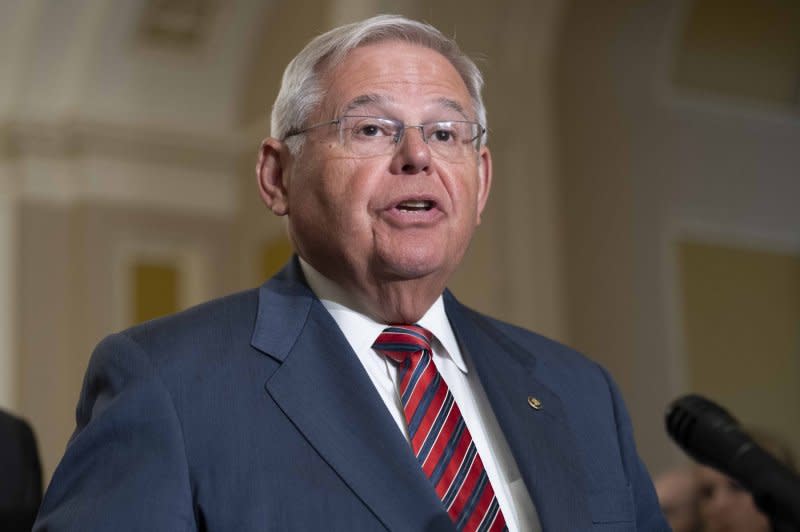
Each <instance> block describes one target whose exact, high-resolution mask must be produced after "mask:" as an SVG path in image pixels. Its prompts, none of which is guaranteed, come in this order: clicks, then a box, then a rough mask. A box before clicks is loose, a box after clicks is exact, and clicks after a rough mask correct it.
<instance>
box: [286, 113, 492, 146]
mask: <svg viewBox="0 0 800 532" xmlns="http://www.w3.org/2000/svg"><path fill="white" fill-rule="evenodd" d="M344 118H377V119H379V120H385V121H387V122H391V123H394V124H397V125H398V128H397V129H398V132H397V134H395V135H394V139H393V142H394V144H395V145H399V144H400V142H401V141H402V140H403V137H404V136H405V132H406V129H419V132H420V136H421V137H422V141H423V142H424V143H425V144H428V138H429V137H426V136H425V129H424V128H425V127H426V126H431V125H433V124H443V123H458V124H473V125H476V126H478V134H477V135H475V136H474V137H472V138H470V139H469V140H466V141H464V144H467V143H470V144H473V146H474V147H475V150H476V151H477V150H479V149H480V142H477V143H476V142H475V141H477V140H478V139H480V138H481V137H483V136H484V135H485V134H486V127H484V125H483V124H481V123H480V122H476V121H473V120H435V121H433V122H427V123H425V124H415V125H408V124H406V123H404V122H403V121H402V120H396V119H394V118H389V117H386V116H373V115H342V116H340V117H337V118H334V119H333V120H328V121H327V122H320V123H318V124H313V125H310V126H308V127H306V128H303V129H299V130H294V129H290V130H289V132H288V133H287V134H286V135H284V137H283V140H286V139H288V138H290V137H295V136H297V135H302V134H304V133H307V132H309V131H311V130H313V129H317V128H320V127H324V126H330V125H333V124H336V125H337V126H341V123H342V119H344ZM339 132H340V133H341V128H339Z"/></svg>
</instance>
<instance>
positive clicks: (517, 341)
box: [449, 296, 604, 375]
mask: <svg viewBox="0 0 800 532" xmlns="http://www.w3.org/2000/svg"><path fill="white" fill-rule="evenodd" d="M449 299H450V300H451V301H450V303H451V304H455V305H457V306H458V310H457V311H458V312H459V313H461V314H462V315H463V316H464V317H466V318H467V320H468V321H469V323H470V325H472V326H474V327H477V328H479V329H481V330H482V332H483V333H484V334H487V335H489V336H490V337H492V339H493V340H495V341H496V342H498V343H500V344H504V345H506V346H509V347H510V348H511V349H513V351H514V352H516V353H519V354H520V356H522V357H528V358H533V359H535V362H536V364H537V365H539V366H543V368H541V369H546V368H549V369H551V370H556V369H559V368H560V369H561V370H563V371H575V370H579V371H589V372H591V373H594V374H597V375H600V374H604V371H603V369H602V367H601V366H600V365H599V364H597V363H596V362H595V361H593V360H591V359H590V358H588V357H587V356H585V355H584V354H582V353H580V352H579V351H577V350H575V349H573V348H572V347H569V346H568V345H565V344H563V343H560V342H558V341H556V340H553V339H551V338H548V337H546V336H544V335H542V334H539V333H536V332H534V331H531V330H529V329H526V328H524V327H520V326H518V325H514V324H512V323H508V322H505V321H502V320H499V319H496V318H493V317H491V316H487V315H486V314H482V313H480V312H477V311H475V310H473V309H471V308H469V307H466V306H464V305H462V304H461V303H459V302H457V301H456V300H455V299H454V298H453V297H452V296H449Z"/></svg>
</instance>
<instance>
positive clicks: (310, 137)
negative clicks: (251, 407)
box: [257, 41, 491, 323]
mask: <svg viewBox="0 0 800 532" xmlns="http://www.w3.org/2000/svg"><path fill="white" fill-rule="evenodd" d="M323 83H324V84H325V85H326V86H327V90H326V91H325V96H324V98H323V100H322V102H321V104H320V106H319V108H318V109H317V110H316V111H315V112H314V113H313V115H312V116H311V117H310V119H309V120H308V122H307V124H306V126H308V125H310V124H316V123H319V122H324V121H328V120H332V119H334V118H336V117H338V116H341V115H342V114H357V115H370V116H386V117H389V118H394V119H397V120H402V121H403V122H404V123H406V124H421V123H426V122H431V121H437V120H465V119H466V120H475V114H474V110H473V108H472V103H471V99H470V97H469V93H468V91H467V88H466V85H465V84H464V82H463V80H462V79H461V77H460V76H459V74H458V72H457V71H456V70H455V68H454V67H453V66H452V64H450V62H449V61H447V59H446V58H444V57H443V56H442V55H440V54H439V53H438V52H435V51H433V50H430V49H428V48H424V47H421V46H417V45H411V44H407V43H402V42H399V41H384V42H379V43H375V44H370V45H366V46H362V47H359V48H356V49H355V50H353V51H352V52H351V53H350V54H349V55H348V56H347V57H346V58H345V60H344V61H342V62H341V63H339V64H337V65H335V66H333V67H331V68H330V69H329V70H328V72H326V73H325V75H324V76H323ZM365 97H368V98H365ZM365 100H369V101H365ZM304 135H305V142H304V145H303V148H302V150H301V152H300V153H299V154H298V155H297V156H296V157H295V156H293V155H292V154H291V153H290V152H289V150H288V149H287V147H286V145H285V144H284V143H283V142H281V141H279V140H278V139H274V138H268V139H266V140H265V141H264V142H263V143H262V147H261V155H260V158H259V163H258V167H257V173H258V178H259V179H258V180H259V188H260V191H261V197H262V199H263V201H264V202H265V204H266V205H267V206H268V207H269V209H270V210H271V211H272V212H273V213H275V214H276V215H279V216H287V217H288V228H289V235H290V238H291V240H292V243H293V245H294V247H295V250H296V251H297V253H298V254H299V255H300V256H301V257H303V259H305V260H306V261H308V262H309V264H311V265H312V266H313V267H314V268H315V269H317V270H318V271H319V272H320V273H322V274H323V275H325V276H326V277H328V278H329V279H331V280H333V281H335V282H336V283H338V284H339V285H340V286H342V287H343V288H345V289H346V290H348V291H349V292H350V293H351V294H352V295H353V298H354V300H355V301H356V302H357V305H358V307H359V308H358V309H357V310H360V311H361V312H364V313H366V314H368V315H370V316H372V317H373V318H374V319H376V320H378V321H381V322H385V323H414V322H415V321H417V320H418V319H419V318H420V317H421V316H422V314H424V312H425V311H427V309H428V308H429V307H430V306H431V305H432V303H433V302H434V300H435V299H436V298H437V297H438V296H439V295H440V294H441V293H442V291H443V289H444V287H445V285H446V283H447V281H448V279H449V278H450V276H451V275H452V274H453V272H454V271H455V269H456V268H457V266H458V264H459V263H460V262H461V259H462V257H463V255H464V253H465V251H466V249H467V247H468V245H469V242H470V240H471V238H472V235H473V233H474V231H475V228H476V227H477V225H478V224H479V223H480V216H481V212H482V211H483V209H484V206H485V204H486V200H487V198H488V194H489V188H490V185H491V156H490V153H489V150H488V148H486V147H485V146H484V147H481V148H480V150H476V151H475V152H474V154H470V155H469V156H468V157H466V158H465V159H463V160H459V161H456V162H452V161H446V160H443V159H441V158H439V157H437V156H436V155H435V154H433V153H432V152H431V149H430V148H429V146H428V145H427V144H426V143H425V142H424V141H423V139H422V137H421V135H420V132H419V130H418V129H408V130H407V131H406V133H405V135H404V137H403V139H402V140H401V142H400V143H399V144H398V145H397V148H396V149H395V151H394V153H390V154H386V155H380V156H373V157H355V156H353V155H351V154H350V153H349V152H347V150H345V148H344V147H343V146H342V145H341V144H340V143H339V141H338V136H337V134H336V128H335V127H321V128H318V129H314V130H311V131H309V132H307V133H305V134H304ZM409 200H411V201H418V200H424V201H426V202H428V204H429V205H431V206H432V207H431V208H429V209H426V210H407V209H406V208H403V205H401V204H403V203H404V202H406V201H409Z"/></svg>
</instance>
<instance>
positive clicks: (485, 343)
mask: <svg viewBox="0 0 800 532" xmlns="http://www.w3.org/2000/svg"><path fill="white" fill-rule="evenodd" d="M445 308H446V310H447V315H448V318H449V320H450V323H451V325H452V327H453V330H454V332H455V334H456V337H457V338H458V341H459V345H460V346H461V349H462V350H463V351H465V354H466V355H467V358H468V359H469V360H471V361H472V363H473V365H474V367H475V370H476V371H477V372H478V375H479V376H480V380H481V383H482V384H483V387H484V389H485V391H486V395H487V397H488V398H489V402H490V403H491V406H492V410H493V411H494V414H495V416H496V417H497V421H498V423H499V424H500V427H501V429H502V430H503V434H504V435H505V437H506V440H507V441H508V444H509V447H510V448H511V452H512V454H513V455H514V459H515V460H516V463H517V466H518V467H519V470H520V473H521V474H522V477H523V479H524V481H525V485H526V486H527V488H528V492H529V493H530V494H531V497H532V499H533V501H534V504H535V506H536V510H537V512H538V514H539V519H540V521H541V523H542V526H543V529H544V530H576V529H584V528H586V529H588V528H590V527H591V518H590V515H589V510H588V500H587V495H586V479H585V476H584V472H583V469H582V468H581V466H580V460H579V455H578V450H577V446H576V444H575V441H574V436H573V434H572V431H571V430H570V428H569V425H568V423H567V420H566V417H565V413H564V410H563V407H562V404H561V400H560V399H559V397H558V396H557V395H556V394H555V393H554V392H553V391H552V390H550V388H548V387H547V386H546V385H545V383H543V382H542V381H541V380H540V379H539V378H538V377H537V373H538V372H537V368H536V361H535V358H534V356H532V354H531V353H529V352H527V351H525V350H523V349H522V348H521V347H520V346H519V345H517V344H515V343H514V342H512V341H511V340H510V339H509V338H508V337H507V336H505V335H503V334H502V333H500V331H498V330H497V328H496V327H495V326H493V325H492V324H491V323H489V321H488V320H486V318H484V317H482V316H479V315H477V314H475V313H473V312H472V311H469V310H467V309H466V308H464V307H463V306H461V304H460V303H458V302H457V301H456V300H455V299H454V298H453V297H452V295H450V294H449V292H448V293H446V294H445ZM529 397H532V398H535V399H537V400H538V401H540V402H541V407H540V409H538V410H537V409H534V408H532V407H531V406H530V404H529V402H528V398H529Z"/></svg>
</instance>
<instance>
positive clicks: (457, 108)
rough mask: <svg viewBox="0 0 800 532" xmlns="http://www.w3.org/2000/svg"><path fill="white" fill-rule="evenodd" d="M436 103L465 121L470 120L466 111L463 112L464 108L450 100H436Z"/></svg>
mask: <svg viewBox="0 0 800 532" xmlns="http://www.w3.org/2000/svg"><path fill="white" fill-rule="evenodd" d="M436 102H437V103H439V104H440V105H442V106H444V107H447V108H448V109H452V110H454V111H456V112H457V113H458V114H460V115H461V116H463V117H464V118H465V119H467V120H471V118H470V117H469V116H467V112H466V110H464V106H463V105H461V104H460V103H458V102H457V101H455V100H451V99H450V98H437V99H436Z"/></svg>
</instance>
